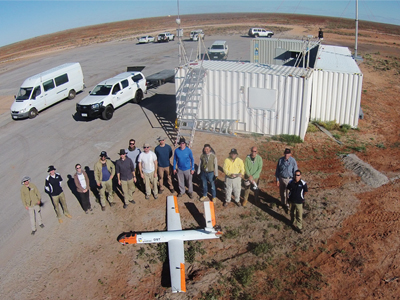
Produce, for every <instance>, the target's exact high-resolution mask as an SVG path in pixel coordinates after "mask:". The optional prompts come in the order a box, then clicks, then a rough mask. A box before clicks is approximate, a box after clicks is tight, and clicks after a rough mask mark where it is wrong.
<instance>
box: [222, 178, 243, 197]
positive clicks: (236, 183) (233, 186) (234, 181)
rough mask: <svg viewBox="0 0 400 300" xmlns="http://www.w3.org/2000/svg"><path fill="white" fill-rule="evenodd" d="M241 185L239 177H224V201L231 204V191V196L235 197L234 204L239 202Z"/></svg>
mask: <svg viewBox="0 0 400 300" xmlns="http://www.w3.org/2000/svg"><path fill="white" fill-rule="evenodd" d="M241 183H242V178H240V177H236V178H229V177H225V201H226V202H227V203H229V202H231V198H232V191H233V196H234V197H235V202H236V203H239V202H240V190H241Z"/></svg>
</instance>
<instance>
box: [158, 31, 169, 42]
mask: <svg viewBox="0 0 400 300" xmlns="http://www.w3.org/2000/svg"><path fill="white" fill-rule="evenodd" d="M168 42H169V37H168V36H167V35H166V34H165V33H160V34H159V35H158V36H157V43H168Z"/></svg>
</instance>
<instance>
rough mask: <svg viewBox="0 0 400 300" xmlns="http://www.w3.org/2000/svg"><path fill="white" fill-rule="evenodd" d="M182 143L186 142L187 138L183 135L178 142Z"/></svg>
mask: <svg viewBox="0 0 400 300" xmlns="http://www.w3.org/2000/svg"><path fill="white" fill-rule="evenodd" d="M182 143H185V144H186V140H185V138H184V137H181V138H180V139H179V142H178V144H179V145H180V144H182Z"/></svg>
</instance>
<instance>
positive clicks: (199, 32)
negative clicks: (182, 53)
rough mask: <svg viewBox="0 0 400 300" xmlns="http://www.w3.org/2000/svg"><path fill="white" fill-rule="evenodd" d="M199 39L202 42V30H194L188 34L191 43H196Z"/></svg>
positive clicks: (203, 35)
mask: <svg viewBox="0 0 400 300" xmlns="http://www.w3.org/2000/svg"><path fill="white" fill-rule="evenodd" d="M199 37H200V38H202V39H203V40H204V37H205V34H204V32H203V29H196V30H192V31H191V32H190V39H191V40H192V41H197V40H198V39H199Z"/></svg>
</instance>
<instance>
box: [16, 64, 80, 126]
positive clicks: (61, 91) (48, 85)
mask: <svg viewBox="0 0 400 300" xmlns="http://www.w3.org/2000/svg"><path fill="white" fill-rule="evenodd" d="M84 87H85V83H84V81H83V73H82V68H81V65H80V64H79V63H67V64H63V65H61V66H58V67H55V68H52V69H50V70H47V71H45V72H43V73H40V74H37V75H34V76H32V77H29V78H28V79H26V80H25V81H24V82H23V83H22V85H21V88H20V89H19V92H18V95H17V96H15V101H14V103H13V104H12V105H11V117H12V118H13V119H22V118H30V119H33V118H34V117H36V116H37V114H38V112H39V111H41V110H43V109H45V108H47V107H49V106H50V105H53V104H54V103H57V102H59V101H61V100H63V99H65V98H68V99H74V98H75V95H76V93H77V92H80V91H82V90H83V89H84Z"/></svg>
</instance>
